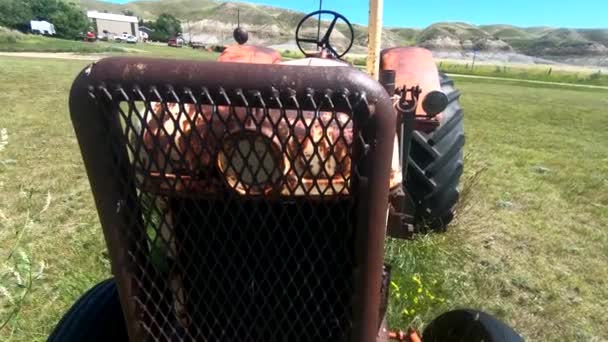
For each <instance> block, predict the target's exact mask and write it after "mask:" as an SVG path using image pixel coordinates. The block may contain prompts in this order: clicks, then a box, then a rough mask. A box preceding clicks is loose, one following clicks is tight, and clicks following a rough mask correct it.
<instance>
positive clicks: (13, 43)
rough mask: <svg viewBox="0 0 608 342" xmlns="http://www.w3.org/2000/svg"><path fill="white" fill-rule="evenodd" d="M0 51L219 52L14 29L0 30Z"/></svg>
mask: <svg viewBox="0 0 608 342" xmlns="http://www.w3.org/2000/svg"><path fill="white" fill-rule="evenodd" d="M0 51H2V52H69V53H74V54H103V55H112V56H116V55H127V56H147V57H172V58H193V59H212V58H215V57H216V56H217V54H216V53H212V52H207V51H203V50H195V49H192V48H189V47H183V48H173V47H169V46H166V45H155V44H145V43H138V44H126V43H114V42H102V41H97V42H94V43H88V42H83V41H78V40H66V39H58V38H50V37H44V36H36V35H29V34H22V33H19V32H15V31H6V30H0Z"/></svg>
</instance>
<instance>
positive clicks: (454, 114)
mask: <svg viewBox="0 0 608 342" xmlns="http://www.w3.org/2000/svg"><path fill="white" fill-rule="evenodd" d="M439 77H440V81H441V90H442V91H443V92H444V93H445V94H446V95H447V96H448V100H449V102H448V106H447V108H446V109H445V111H443V116H442V118H441V122H440V125H439V127H438V128H437V129H436V130H435V131H434V132H432V133H430V134H425V133H424V132H420V131H414V137H413V141H412V148H411V152H410V156H409V164H408V171H407V177H406V182H405V187H406V191H407V192H408V193H409V194H410V196H411V197H412V199H413V200H414V204H415V206H416V212H415V218H416V231H418V232H427V231H428V230H429V229H430V230H434V231H445V229H446V227H447V225H448V224H449V223H450V222H451V221H452V219H453V218H454V209H455V206H456V203H458V199H459V196H460V193H459V190H458V184H459V182H460V176H461V175H462V171H463V165H464V161H463V158H464V153H463V147H464V122H463V119H464V113H463V111H462V108H460V103H459V98H460V92H459V91H458V90H456V88H454V82H453V81H452V80H450V79H449V78H448V77H447V76H446V75H445V74H443V73H440V75H439Z"/></svg>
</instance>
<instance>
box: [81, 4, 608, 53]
mask: <svg viewBox="0 0 608 342" xmlns="http://www.w3.org/2000/svg"><path fill="white" fill-rule="evenodd" d="M79 1H80V4H81V6H82V7H83V8H86V9H94V10H99V11H108V12H116V13H120V12H124V11H129V12H132V13H134V14H135V15H137V16H139V17H141V18H144V19H147V20H150V19H153V18H155V17H157V16H159V15H160V14H161V13H170V14H172V15H174V16H176V17H178V18H179V19H181V20H182V22H183V27H184V33H185V34H187V35H188V36H191V38H192V40H199V41H201V42H205V43H210V44H215V43H220V44H221V43H223V44H229V43H232V37H231V33H232V30H233V29H234V27H235V26H236V21H237V9H238V10H240V12H241V15H240V18H241V23H242V24H243V25H244V26H245V27H246V28H247V29H248V30H249V31H250V33H251V35H250V37H251V38H252V42H253V43H257V44H265V45H285V44H291V45H293V39H294V31H295V27H296V25H297V23H298V22H299V20H300V19H301V18H302V17H303V15H304V14H303V13H300V12H295V11H291V10H287V9H282V8H276V7H268V6H262V5H254V4H249V3H241V2H220V1H216V0H159V1H133V2H129V3H127V4H123V5H120V4H114V3H108V2H103V1H99V0H79ZM338 10H339V9H338ZM338 29H339V30H340V32H341V33H342V34H344V35H346V34H347V33H348V32H347V31H346V28H345V27H338ZM354 31H355V49H354V52H361V51H364V49H365V46H366V45H367V27H365V26H363V25H354ZM383 33H384V34H383V41H382V43H383V46H384V47H389V46H396V45H414V44H416V45H420V46H424V47H427V48H430V49H433V50H442V51H463V52H467V51H472V50H478V51H481V52H513V53H519V54H525V55H530V56H536V57H543V58H549V59H550V58H554V59H555V58H557V59H564V58H566V57H573V56H574V57H589V56H599V57H601V56H606V55H608V29H569V28H551V27H531V28H522V27H515V26H511V25H486V26H475V25H470V24H467V23H459V22H444V23H436V24H433V25H431V26H429V27H427V28H424V29H422V30H419V29H412V28H396V27H395V28H385V29H384V32H383ZM605 62H606V63H608V61H605Z"/></svg>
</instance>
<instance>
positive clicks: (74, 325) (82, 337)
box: [48, 279, 129, 342]
mask: <svg viewBox="0 0 608 342" xmlns="http://www.w3.org/2000/svg"><path fill="white" fill-rule="evenodd" d="M123 317H124V316H123V314H122V308H121V306H120V300H119V298H118V291H117V289H116V283H115V282H114V280H113V279H108V280H105V281H103V282H101V283H99V284H97V285H95V287H93V288H92V289H90V290H89V291H87V292H86V293H85V294H84V295H83V296H82V297H80V299H78V301H77V302H76V303H74V305H73V306H72V307H71V308H70V309H69V310H68V312H67V313H66V314H65V315H64V316H63V318H62V319H61V321H60V322H59V323H58V324H57V326H56V327H55V330H53V332H52V333H51V335H50V336H49V339H48V341H49V342H72V341H94V342H95V341H99V342H102V341H113V342H114V341H115V342H121V341H128V340H129V337H128V334H127V327H126V325H125V320H124V318H123Z"/></svg>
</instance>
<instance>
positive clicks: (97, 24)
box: [87, 11, 140, 39]
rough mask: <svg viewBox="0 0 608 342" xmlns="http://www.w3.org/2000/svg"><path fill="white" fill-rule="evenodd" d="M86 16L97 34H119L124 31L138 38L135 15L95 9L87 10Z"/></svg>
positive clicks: (137, 25)
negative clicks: (103, 11)
mask: <svg viewBox="0 0 608 342" xmlns="http://www.w3.org/2000/svg"><path fill="white" fill-rule="evenodd" d="M87 17H89V20H90V21H91V24H92V26H93V28H94V29H95V32H97V35H106V36H120V35H122V34H123V33H126V34H129V35H132V36H135V37H137V38H138V39H139V37H140V35H139V23H138V20H137V17H133V16H129V15H122V14H113V13H102V12H97V11H88V12H87Z"/></svg>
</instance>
